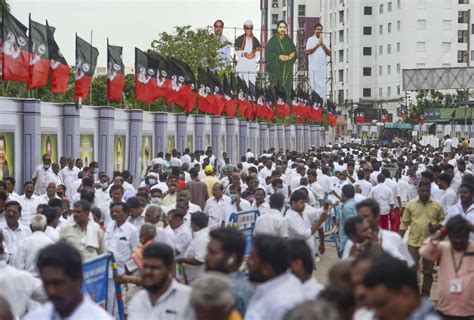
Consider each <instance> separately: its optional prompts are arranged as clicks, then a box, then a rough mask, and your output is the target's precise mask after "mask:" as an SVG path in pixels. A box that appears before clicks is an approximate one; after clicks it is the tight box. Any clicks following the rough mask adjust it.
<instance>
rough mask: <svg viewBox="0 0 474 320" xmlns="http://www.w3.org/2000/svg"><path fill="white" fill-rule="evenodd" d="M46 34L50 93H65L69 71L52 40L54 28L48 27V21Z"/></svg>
mask: <svg viewBox="0 0 474 320" xmlns="http://www.w3.org/2000/svg"><path fill="white" fill-rule="evenodd" d="M46 33H47V37H48V56H49V60H50V65H49V72H50V77H51V78H50V82H51V83H50V86H51V91H52V92H55V93H65V92H66V91H67V83H68V81H69V74H70V73H71V69H69V65H68V64H67V62H66V59H64V56H63V54H62V53H61V50H59V47H58V44H57V43H56V40H55V39H54V27H51V26H50V25H48V21H46Z"/></svg>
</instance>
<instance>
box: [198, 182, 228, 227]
mask: <svg viewBox="0 0 474 320" xmlns="http://www.w3.org/2000/svg"><path fill="white" fill-rule="evenodd" d="M212 195H213V197H211V198H209V199H207V201H206V205H205V207H204V213H206V214H207V215H208V216H209V228H210V229H211V230H212V229H217V228H221V227H224V225H225V218H226V216H227V215H230V213H231V212H230V211H231V210H232V203H231V200H230V198H229V197H228V196H226V195H224V187H223V186H222V184H220V183H216V184H214V186H213V187H212Z"/></svg>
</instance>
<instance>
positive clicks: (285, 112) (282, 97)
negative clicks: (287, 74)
mask: <svg viewBox="0 0 474 320" xmlns="http://www.w3.org/2000/svg"><path fill="white" fill-rule="evenodd" d="M275 94H276V99H277V100H276V110H277V114H278V115H279V116H280V117H286V116H289V115H290V107H289V106H288V104H287V103H286V92H285V89H284V88H283V87H282V86H281V85H280V84H277V85H276V86H275Z"/></svg>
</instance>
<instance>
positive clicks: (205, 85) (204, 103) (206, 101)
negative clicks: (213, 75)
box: [197, 67, 214, 114]
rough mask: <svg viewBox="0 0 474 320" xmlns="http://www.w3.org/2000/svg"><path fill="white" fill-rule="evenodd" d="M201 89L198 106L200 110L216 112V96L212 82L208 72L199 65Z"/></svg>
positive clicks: (209, 112) (210, 112)
mask: <svg viewBox="0 0 474 320" xmlns="http://www.w3.org/2000/svg"><path fill="white" fill-rule="evenodd" d="M198 78H199V89H198V96H197V108H198V110H199V111H201V112H204V113H208V114H214V96H213V95H212V92H211V84H210V81H209V79H208V72H206V71H205V70H204V69H202V68H201V67H199V69H198Z"/></svg>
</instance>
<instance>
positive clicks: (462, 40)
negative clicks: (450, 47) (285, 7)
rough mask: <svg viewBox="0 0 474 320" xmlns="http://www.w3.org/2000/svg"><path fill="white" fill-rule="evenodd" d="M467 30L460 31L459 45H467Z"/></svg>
mask: <svg viewBox="0 0 474 320" xmlns="http://www.w3.org/2000/svg"><path fill="white" fill-rule="evenodd" d="M467 39H468V33H467V30H458V43H467Z"/></svg>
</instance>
